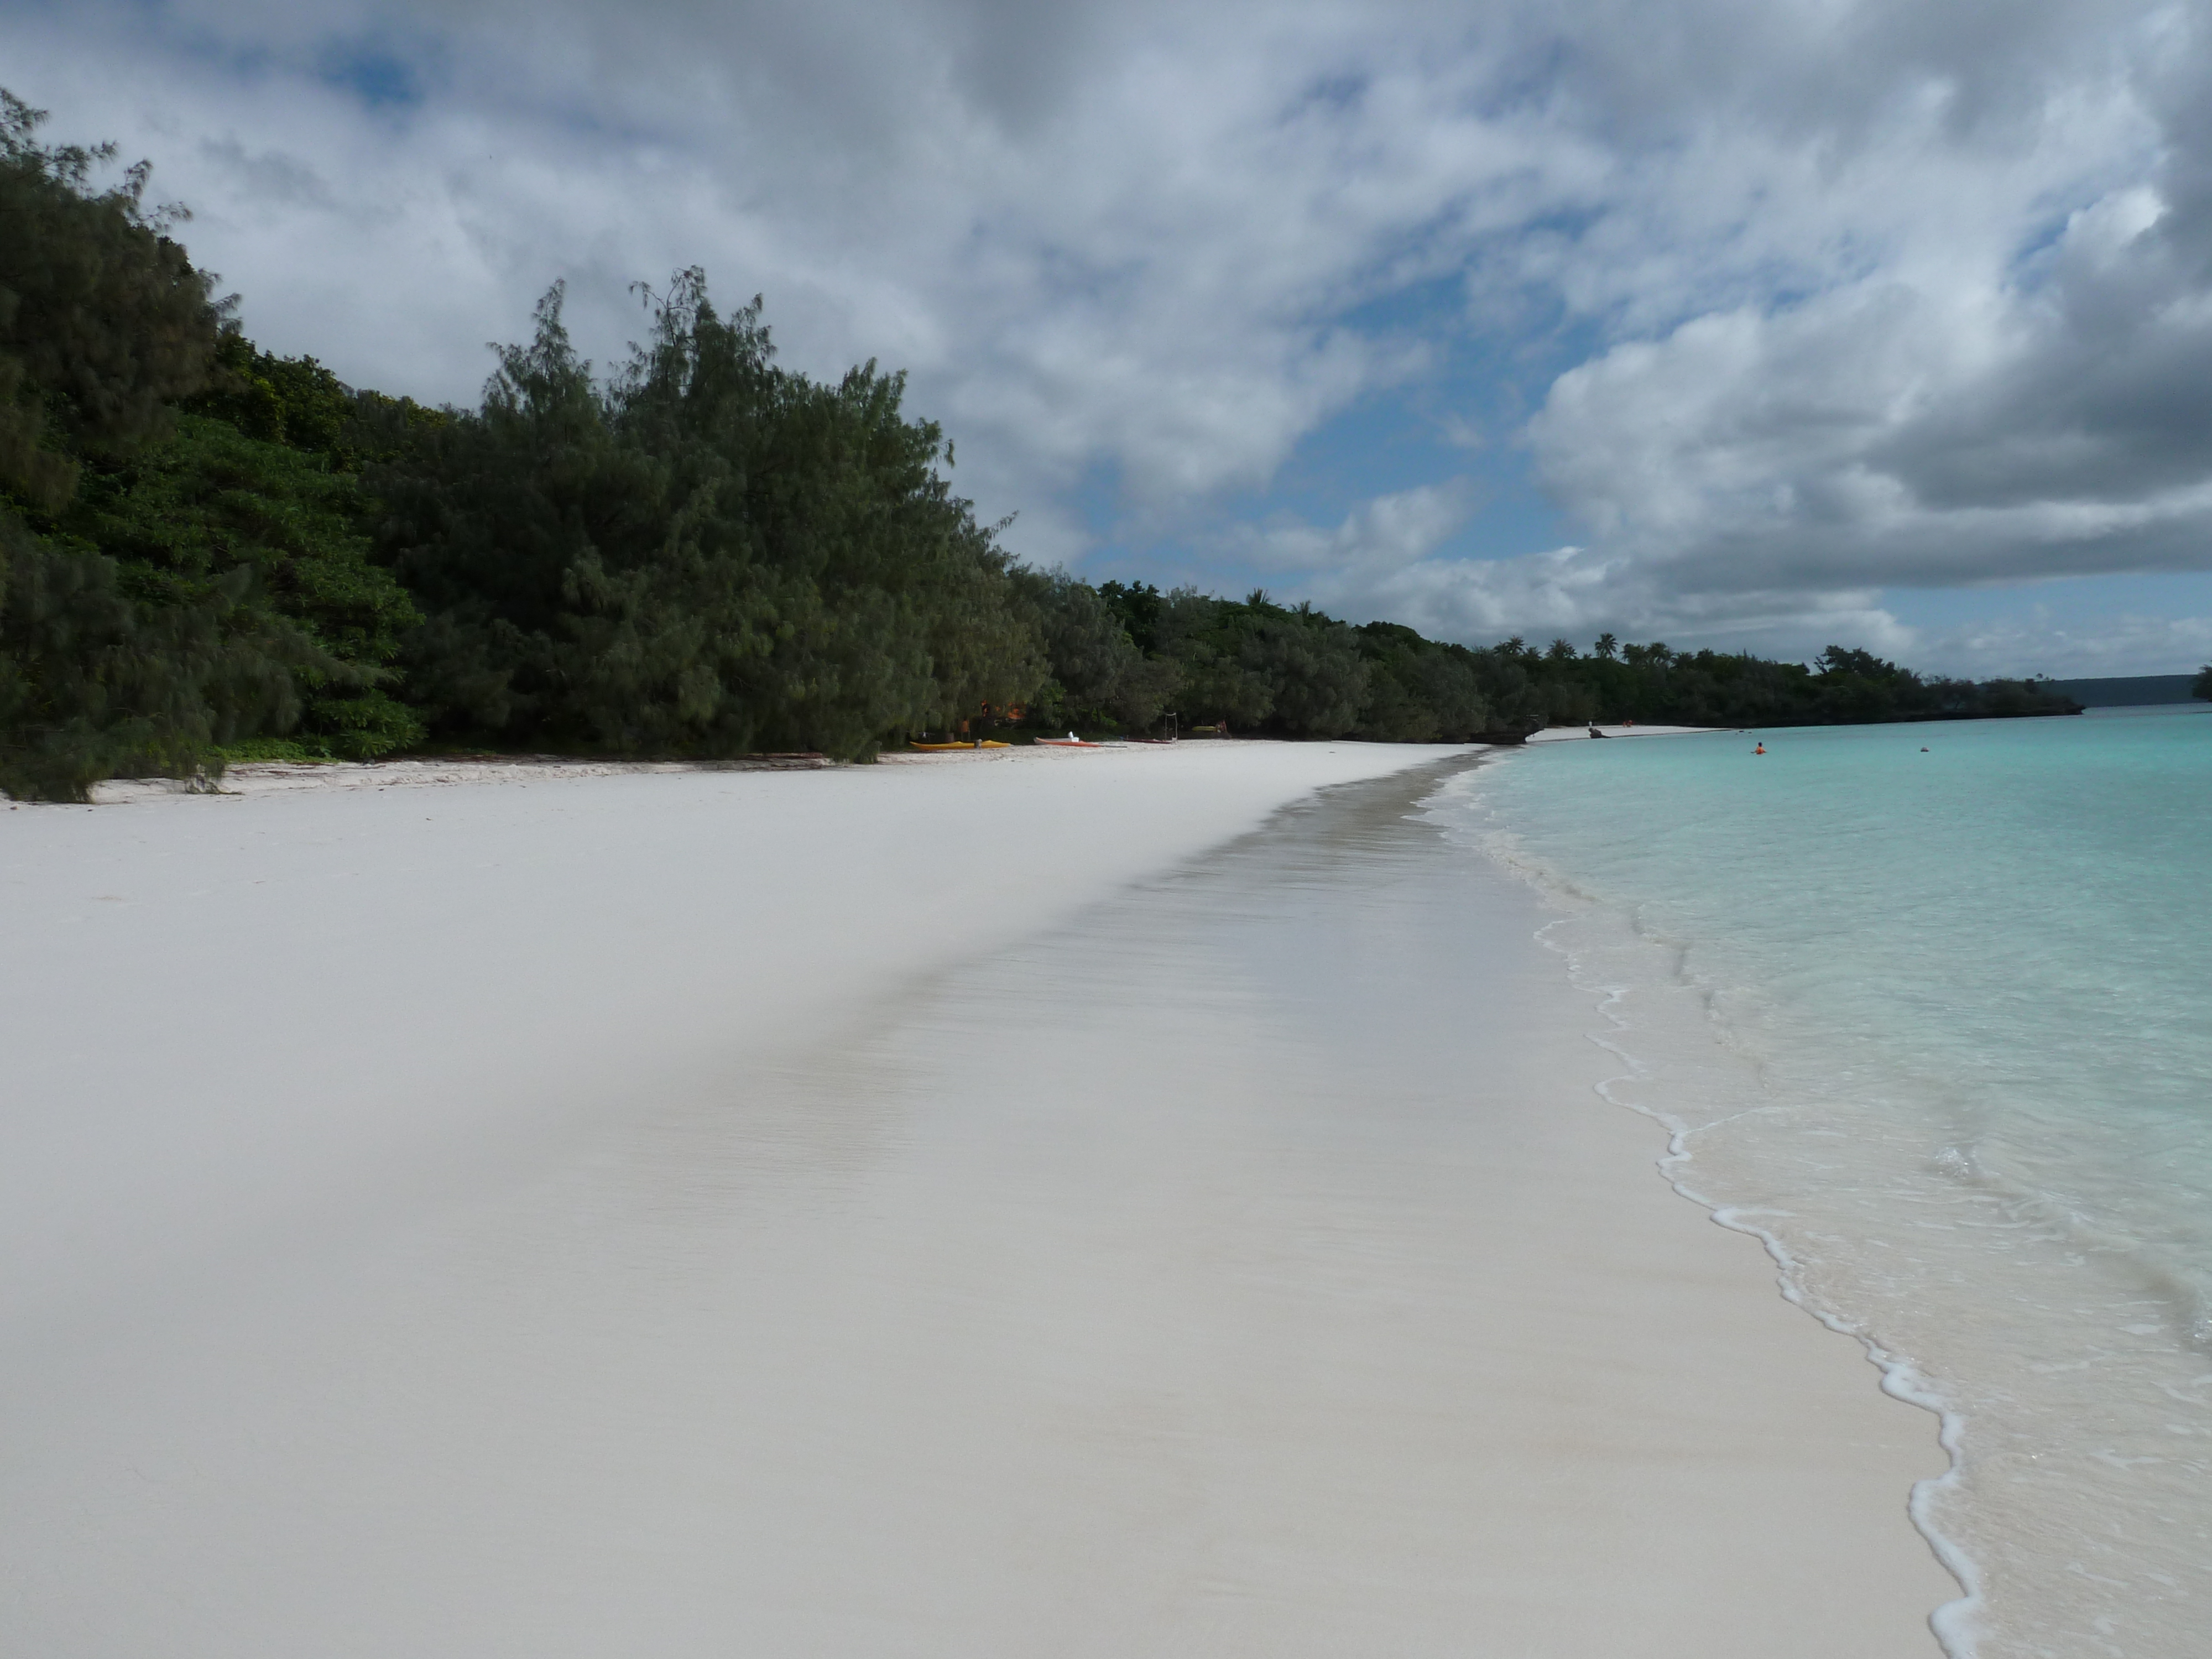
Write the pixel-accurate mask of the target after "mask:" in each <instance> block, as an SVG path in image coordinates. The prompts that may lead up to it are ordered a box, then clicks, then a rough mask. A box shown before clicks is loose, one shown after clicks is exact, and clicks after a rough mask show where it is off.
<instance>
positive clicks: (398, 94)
mask: <svg viewBox="0 0 2212 1659" xmlns="http://www.w3.org/2000/svg"><path fill="white" fill-rule="evenodd" d="M315 78H316V79H317V80H319V81H320V82H322V83H323V84H324V85H325V86H326V87H330V88H333V89H335V90H337V91H339V92H343V93H347V94H350V95H351V96H352V97H354V98H355V99H356V100H359V101H360V102H361V103H362V104H364V105H366V106H368V107H369V108H370V109H373V110H404V109H412V108H414V107H416V106H417V105H419V104H421V103H422V94H423V81H424V78H425V66H424V65H423V64H422V63H421V62H420V61H418V60H417V58H415V57H413V56H410V55H409V54H408V53H406V52H402V51H399V50H397V49H395V48H394V47H393V46H392V45H390V44H389V43H388V42H383V41H373V40H331V41H329V42H327V43H325V45H324V46H323V47H322V48H321V50H319V52H317V53H316V54H315Z"/></svg>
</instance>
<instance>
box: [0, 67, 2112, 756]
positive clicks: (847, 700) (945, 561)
mask: <svg viewBox="0 0 2212 1659" xmlns="http://www.w3.org/2000/svg"><path fill="white" fill-rule="evenodd" d="M42 119H43V115H42V113H41V112H38V111H35V110H32V109H30V108H28V107H27V106H25V105H23V104H22V103H21V101H19V100H16V99H15V98H14V97H12V96H11V95H9V94H6V93H5V92H4V91H0V789H4V790H5V791H6V792H7V793H9V794H11V795H15V796H17V797H19V798H36V799H82V798H83V797H84V794H85V793H86V791H87V790H88V788H89V787H91V785H92V784H94V782H97V781H100V779H102V778H106V777H112V776H118V775H164V776H176V777H192V776H196V775H203V774H208V775H211V774H214V773H216V772H219V771H220V769H221V768H222V765H223V764H224V763H227V762H234V761H239V760H245V759H256V758H267V759H316V758H351V759H369V758H374V757H379V756H382V755H388V754H392V753H398V752H404V751H406V750H415V749H421V748H423V747H425V746H429V747H435V748H442V749H444V750H448V751H450V750H453V749H456V748H488V749H500V750H557V751H563V752H597V753H618V754H627V755H656V756H677V757H687V756H688V757H699V758H704V759H714V758H726V757H737V756H742V755H744V754H748V753H754V752H758V751H761V750H814V751H819V752H822V753H824V754H828V755H831V756H834V757H838V758H842V759H851V760H864V759H867V758H870V757H872V756H874V755H875V754H876V753H878V752H879V751H880V750H882V749H883V748H884V747H885V746H887V745H896V744H901V743H902V742H903V741H904V740H905V739H906V738H908V736H909V735H912V734H916V733H921V732H957V731H962V730H967V731H969V732H976V731H980V730H981V728H982V727H983V726H990V727H994V728H996V729H999V730H1000V731H1002V732H1012V733H1014V734H1016V735H1017V736H1018V735H1019V734H1020V733H1022V732H1037V731H1042V730H1045V729H1052V730H1055V731H1056V730H1060V729H1063V728H1069V727H1073V728H1075V729H1078V730H1082V731H1085V732H1093V733H1108V732H1132V733H1134V732H1147V731H1151V730H1152V729H1154V728H1155V727H1157V726H1159V725H1160V724H1161V723H1162V722H1163V721H1164V720H1166V719H1168V718H1169V717H1170V716H1172V717H1174V718H1175V719H1176V720H1178V721H1179V722H1180V724H1181V726H1182V727H1183V728H1186V729H1188V728H1189V727H1191V726H1215V727H1217V728H1220V729H1225V730H1227V731H1230V732H1248V733H1267V734H1272V735H1277V736H1282V737H1290V738H1336V737H1347V736H1349V737H1357V738H1369V739H1373V740H1376V741H1383V742H1447V743H1449V742H1464V741H1468V740H1470V739H1474V738H1480V737H1483V736H1485V735H1495V734H1498V733H1501V732H1504V733H1508V734H1510V733H1516V732H1523V731H1527V730H1529V729H1533V728H1534V727H1535V726H1541V725H1544V724H1547V723H1553V722H1559V721H1567V720H1591V719H1596V718H1600V717H1602V718H1606V719H1610V720H1618V719H1634V720H1647V721H1677V722H1680V723H1683V724H1698V725H1709V724H1736V725H1744V724H1752V723H1759V724H1770V725H1774V724H1795V723H1808V722H1823V721H1838V720H1851V721H1856V720H1912V719H1940V718H1956V717H1965V716H1968V715H1978V714H1979V715H1986V714H2040V713H2054V712H2064V711H2065V710H2066V708H2069V707H2070V705H2066V704H2063V702H2061V701H2060V700H2057V699H2055V698H2053V697H2052V696H2051V695H2050V694H2049V693H2047V692H2044V691H2041V690H2039V689H2038V688H2037V687H2035V686H2034V685H2033V684H2023V683H2016V682H1992V683H1990V684H1984V685H1969V684H1964V683H1961V682H1956V681H1948V680H1939V679H1923V678H1921V677H1919V676H1917V675H1915V674H1912V673H1911V672H1909V671H1906V670H1904V669H1900V668H1899V667H1897V666H1896V665H1893V664H1890V663H1886V662H1882V661H1880V660H1879V659H1875V658H1874V657H1872V656H1870V655H1869V654H1867V653H1863V652H1857V651H1850V650H1846V649H1844V648H1842V647H1832V648H1831V649H1830V651H1829V652H1828V653H1826V655H1824V656H1823V657H1822V658H1821V659H1820V661H1819V662H1817V663H1815V664H1813V665H1799V664H1785V663H1776V662H1768V661H1764V660H1762V659H1757V658H1753V657H1748V656H1741V655H1733V654H1723V653H1712V652H1698V653H1674V652H1672V651H1669V650H1668V647H1665V646H1664V645H1658V644H1652V645H1642V646H1638V645H1629V646H1616V645H1615V643H1614V642H1613V641H1612V640H1611V639H1610V637H1609V636H1608V637H1607V638H1605V639H1601V640H1599V641H1597V642H1596V643H1595V645H1594V646H1593V647H1592V648H1591V650H1590V651H1589V652H1588V653H1583V652H1581V651H1579V650H1577V648H1576V647H1573V646H1571V645H1570V644H1568V643H1567V642H1566V641H1553V644H1552V645H1551V646H1550V647H1547V648H1546V649H1542V650H1537V649H1534V648H1532V647H1528V646H1527V645H1526V644H1524V643H1523V642H1522V641H1519V640H1509V641H1505V642H1504V643H1503V644H1500V645H1497V646H1494V647H1487V648H1474V647H1467V646H1463V645H1456V644H1449V643H1442V642H1438V641H1431V640H1428V639H1425V638H1423V637H1422V636H1421V635H1419V634H1418V633H1416V632H1415V631H1414V630H1413V629H1409V628H1404V627H1401V626H1398V625H1395V624H1393V623H1367V624H1365V625H1364V626H1353V625H1351V624H1348V623H1343V622H1340V621H1338V620H1336V619H1334V618H1332V617H1328V616H1327V615H1325V614H1324V613H1322V612H1321V611H1316V610H1315V609H1314V608H1313V607H1312V606H1310V605H1294V606H1285V605H1278V604H1276V603H1275V602H1273V600H1271V599H1269V598H1268V597H1267V595H1266V594H1265V593H1264V592H1255V593H1252V594H1250V595H1249V596H1248V597H1247V598H1245V599H1242V600H1232V599H1222V598H1218V597H1214V596H1210V595H1206V594H1203V593H1200V592H1196V591H1194V590H1192V589H1188V588H1185V589H1178V590H1176V591H1174V592H1160V591H1158V589H1157V588H1154V587H1152V586H1147V585H1146V584H1144V583H1141V582H1128V583H1124V582H1117V581H1107V582H1103V583H1100V584H1096V585H1094V584H1091V583H1089V582H1085V581H1083V580H1079V579H1077V578H1075V577H1073V576H1072V575H1070V574H1067V573H1066V572H1065V571H1058V570H1054V571H1042V570H1036V569H1033V568H1028V567H1025V566H1024V565H1021V564H1020V563H1018V562H1016V561H1015V560H1014V558H1013V557H1012V556H1011V555H1010V554H1009V552H1008V551H1007V550H1006V548H1005V547H1004V546H1003V545H1002V544H1001V541H1000V537H1001V535H1002V533H1003V532H1004V529H1005V526H1004V525H988V524H984V523H982V522H981V521H979V520H978V519H977V518H976V516H975V510H974V507H973V506H972V504H971V503H970V502H969V501H965V500H963V499H962V498H961V497H959V496H957V495H955V494H953V493H952V490H951V486H950V484H949V483H948V482H947V479H946V477H945V472H946V470H947V469H948V468H949V467H950V465H951V460H952V449H951V444H950V443H949V442H947V441H946V440H945V435H944V434H943V432H942V431H941V429H940V428H939V427H938V426H937V425H936V424H935V423H933V422H928V421H926V420H917V419H915V418H913V417H911V416H909V415H908V413H907V412H906V410H905V408H904V390H905V388H904V380H903V377H902V375H900V374H896V373H886V372H884V371H882V370H880V369H878V367H877V366H876V365H875V364H874V363H872V362H870V363H866V364H864V365H861V366H860V367H859V368H854V370H852V371H851V372H850V373H849V374H846V375H845V376H844V377H843V378H842V380H838V381H837V382H836V383H835V384H828V383H823V382H820V381H816V380H811V379H809V378H808V377H806V376H805V375H803V374H795V373H793V372H792V371H790V370H788V369H786V368H782V367H781V365H779V364H778V363H777V362H775V351H774V348H773V344H772V342H771V340H770V337H769V331H768V329H767V327H766V326H765V325H763V322H762V319H761V308H760V302H759V301H757V300H755V301H753V302H752V303H751V304H750V305H747V306H744V307H738V308H736V309H734V310H732V311H730V312H728V313H724V312H722V311H720V310H718V309H717V308H716V307H715V306H714V303H713V301H711V299H710V297H709V295H708V289H707V283H706V279H705V276H704V275H703V274H702V272H700V271H698V270H687V271H684V272H680V273H678V275H677V276H675V277H674V279H673V280H672V281H671V283H669V284H668V286H667V287H666V289H665V290H660V291H653V290H650V289H642V288H641V289H639V290H638V292H639V295H640V298H641V302H642V305H643V314H644V316H645V319H646V328H645V330H644V332H645V333H646V335H647V338H646V340H645V341H644V343H641V344H638V345H635V346H634V347H633V348H632V349H631V352H630V355H629V358H628V360H627V361H625V362H623V363H621V364H619V365H617V367H616V368H615V370H614V371H613V372H612V373H611V374H606V375H603V376H595V375H594V374H593V373H592V368H591V366H590V365H589V364H587V363H586V362H583V361H582V360H580V358H579V357H578V356H576V354H575V351H574V348H573V346H572V344H571V342H570V339H569V337H568V331H567V330H566V328H565V326H564V325H563V323H562V291H561V289H559V288H558V287H557V286H556V288H554V289H552V290H551V291H550V293H549V294H548V295H546V296H545V298H544V300H543V301H541V302H540V304H539V306H538V311H537V313H536V317H535V319H534V327H533V330H532V337H531V339H530V341H529V343H526V344H522V345H516V346H512V347H509V348H507V349H502V350H501V352H500V353H499V354H498V359H497V366H496V368H495V372H494V374H493V375H492V376H491V379H490V380H489V383H488V384H487V386H486V388H485V391H484V395H483V399H482V402H481V404H479V406H478V407H477V408H475V409H472V410H459V409H451V408H447V409H430V408H426V407H424V406H423V405H422V404H417V403H416V402H414V401H412V400H411V399H409V398H393V397H387V396H386V395H384V394H381V393H379V392H368V391H359V390H356V389H355V388H353V387H350V386H346V385H344V384H343V383H342V382H341V381H340V380H338V379H337V376H336V375H334V374H331V372H330V371H329V370H328V369H326V368H324V367H322V366H321V365H320V364H319V363H318V362H315V360H314V359H313V358H311V357H301V358H280V357H276V356H272V355H270V354H269V353H266V352H264V351H262V350H260V349H258V348H257V347H256V346H255V345H254V344H253V343H252V342H251V341H249V340H247V339H246V337H245V336H244V335H243V334H242V333H241V332H240V330H239V328H238V326H237V323H236V319H235V314H234V313H235V309H236V301H235V300H234V299H233V298H223V297H220V296H218V295H217V294H216V283H215V279H214V278H213V277H212V276H210V274H209V273H207V272H205V271H204V270H198V269H197V268H196V267H195V266H194V265H193V264H191V260H190V258H188V257H187V255H186V252H185V248H184V247H183V246H182V245H181V243H179V241H178V240H176V238H175V236H174V235H173V234H172V233H173V231H174V230H175V229H176V228H177V227H178V226H179V224H180V223H181V222H184V220H185V215H183V214H182V213H181V211H180V210H176V209H173V208H160V207H155V206H149V204H148V202H147V199H146V193H145V192H146V186H147V182H148V180H147V173H146V169H145V167H144V166H143V164H142V165H140V166H139V167H133V168H131V169H128V170H127V171H125V172H124V173H122V174H121V175H120V179H119V182H118V183H115V184H113V185H106V186H102V185H99V184H98V183H96V181H95V175H96V174H98V173H100V171H101V170H102V169H103V167H105V165H106V163H107V162H109V161H112V148H111V149H86V148H82V147H75V146H54V145H49V144H46V143H42V142H41V141H40V123H41V121H42Z"/></svg>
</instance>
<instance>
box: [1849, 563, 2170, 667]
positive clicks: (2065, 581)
mask: <svg viewBox="0 0 2212 1659" xmlns="http://www.w3.org/2000/svg"><path fill="white" fill-rule="evenodd" d="M1881 605H1882V606H1883V608H1884V609H1886V610H1887V611H1889V612H1890V614H1891V615H1893V616H1894V617H1896V618H1897V619H1898V620H1899V622H1902V623H1906V624H1907V625H1908V626H1911V627H1913V628H1917V629H1925V630H1927V631H1928V632H1929V633H1935V634H1947V633H1951V632H1954V631H1955V630H1958V629H1972V628H1977V627H1981V628H1990V629H1997V628H2002V627H2005V626H2006V625H2008V624H2017V625H2021V626H2023V627H2025V628H2026V629H2027V630H2028V631H2029V632H2030V633H2031V635H2045V636H2050V635H2060V634H2063V635H2069V636H2072V637H2075V638H2081V639H2087V638H2091V637H2093V636H2095V635H2100V634H2104V633H2106V632H2110V631H2114V625H2115V624H2118V623H2124V622H2127V621H2130V620H2131V619H2172V618H2177V617H2207V618H2212V571H2201V570H2191V571H2178V572H2153V573H2147V574H2136V575H2115V576H2063V577H2054V578H2051V579H2049V580H2043V581H2034V582H2021V583H2016V584H2007V585H2005V586H1990V587H1929V588H1887V589H1885V590H1883V592H1882V595H1881ZM2149 649H2150V650H2151V651H2152V652H2153V653H2154V654H2152V655H2150V656H2147V657H2145V658H2144V659H2142V660H2141V661H2139V662H2130V663H2127V664H2124V665H2115V666H2113V667H2112V669H2111V670H2110V671H2111V672H2112V673H2116V674H2118V673H2129V674H2181V673H2187V672H2190V671H2193V670H2195V669H2197V668H2198V667H2200V666H2201V665H2202V656H2201V653H2190V652H2188V651H2187V649H2186V647H2185V646H2181V645H2178V644H2176V645H2167V646H2165V647H2156V646H2154V647H2149ZM2160 650H2164V651H2165V652H2166V653H2169V654H2166V655H2159V654H2156V653H2157V652H2159V651H2160ZM2176 650H2179V651H2181V652H2182V653H2183V654H2182V655H2173V654H2171V653H2173V652H2175V651H2176ZM2184 656H2187V657H2189V658H2190V659H2189V660H2184ZM2019 671H2020V672H2021V673H2025V674H2033V673H2038V672H2050V673H2051V674H2054V675H2056V676H2057V677H2059V678H2064V677H2065V674H2066V672H2069V671H2070V670H2068V669H2066V668H2065V666H2064V665H2050V666H2046V665H2039V664H2037V663H2034V662H2032V661H2030V662H2022V663H2021V665H2020V667H2019Z"/></svg>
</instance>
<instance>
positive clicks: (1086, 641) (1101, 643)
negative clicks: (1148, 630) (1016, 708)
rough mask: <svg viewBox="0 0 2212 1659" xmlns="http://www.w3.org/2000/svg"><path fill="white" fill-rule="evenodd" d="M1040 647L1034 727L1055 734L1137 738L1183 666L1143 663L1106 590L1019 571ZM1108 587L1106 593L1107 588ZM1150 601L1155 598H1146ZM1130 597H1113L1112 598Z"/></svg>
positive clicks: (1058, 575)
mask: <svg viewBox="0 0 2212 1659" xmlns="http://www.w3.org/2000/svg"><path fill="white" fill-rule="evenodd" d="M1013 576H1014V581H1015V585H1016V586H1017V588H1018V590H1019V591H1020V592H1021V593H1022V595H1023V597H1024V599H1027V600H1028V602H1029V605H1030V611H1031V613H1032V614H1033V616H1034V617H1035V618H1036V627H1037V629H1038V633H1039V636H1040V638H1041V639H1042V642H1043V646H1044V653H1045V660H1046V662H1047V663H1048V665H1049V666H1050V669H1051V678H1048V680H1047V681H1046V682H1045V683H1044V684H1043V686H1042V688H1040V689H1039V690H1038V691H1037V693H1036V696H1035V697H1034V698H1033V699H1032V700H1031V703H1030V708H1031V713H1032V720H1031V723H1032V724H1034V725H1036V726H1042V727H1050V728H1054V729H1059V728H1060V727H1064V726H1082V727H1084V728H1085V730H1086V731H1132V732H1141V731H1144V730H1146V729H1147V728H1148V727H1150V726H1152V724H1153V723H1154V722H1155V721H1157V720H1158V719H1159V717H1160V713H1161V711H1162V710H1163V709H1164V708H1166V707H1167V704H1168V702H1169V699H1170V698H1171V697H1173V696H1175V694H1176V690H1177V689H1178V688H1179V687H1180V686H1181V685H1182V678H1183V677H1182V667H1181V665H1178V664H1176V662H1174V661H1172V660H1170V659H1166V658H1163V657H1157V656H1147V655H1146V653H1145V652H1144V651H1143V650H1142V649H1140V648H1139V646H1138V644H1137V642H1136V641H1135V640H1134V639H1133V637H1132V636H1131V635H1130V632H1129V629H1128V628H1127V625H1126V624H1125V623H1123V621H1122V613H1121V608H1120V606H1119V605H1116V604H1115V602H1114V600H1113V599H1109V598H1108V597H1107V595H1106V592H1105V591H1104V590H1103V589H1099V588H1095V587H1092V586H1090V585H1089V584H1088V583H1086V582H1079V581H1078V580H1075V579H1074V578H1073V576H1071V575H1069V574H1067V573H1066V571H1064V570H1055V571H1051V572H1042V571H1035V570H1027V569H1023V570H1017V571H1015V572H1014V573H1013ZM1109 586H1111V585H1110V584H1109ZM1147 591H1148V592H1152V597H1153V599H1155V600H1157V599H1158V592H1157V591H1156V590H1147ZM1125 592H1127V590H1120V589H1117V590H1116V597H1117V598H1118V597H1119V596H1120V595H1121V593H1125Z"/></svg>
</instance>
